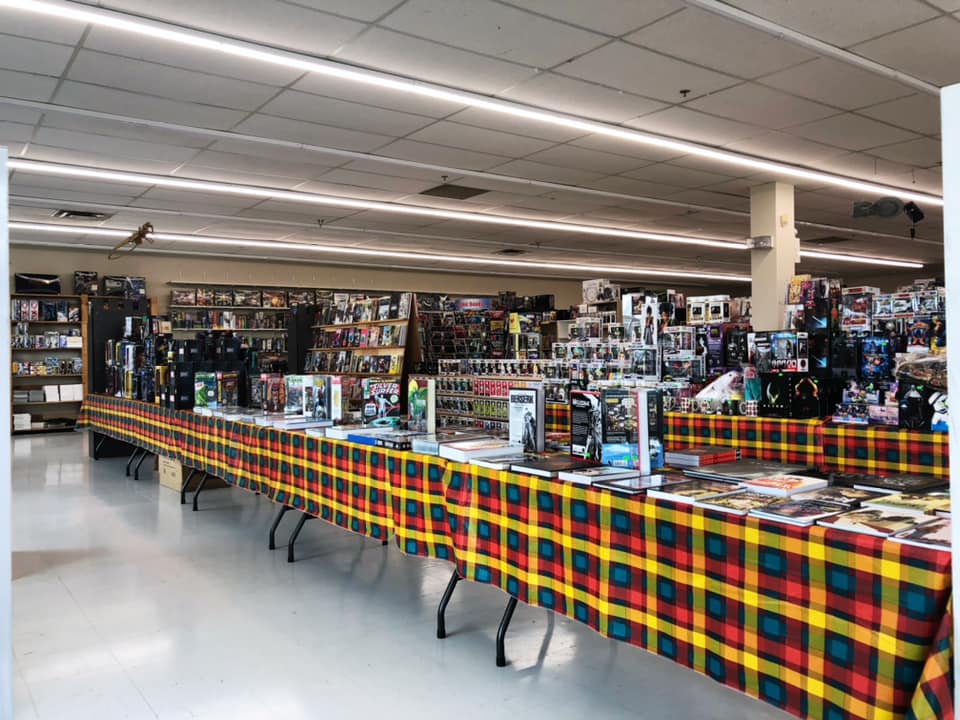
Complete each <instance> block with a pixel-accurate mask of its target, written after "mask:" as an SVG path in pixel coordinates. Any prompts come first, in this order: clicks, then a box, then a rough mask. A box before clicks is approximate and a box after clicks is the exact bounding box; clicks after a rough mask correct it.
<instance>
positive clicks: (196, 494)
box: [193, 473, 210, 512]
mask: <svg viewBox="0 0 960 720" xmlns="http://www.w3.org/2000/svg"><path fill="white" fill-rule="evenodd" d="M209 479H210V474H209V473H204V474H203V477H202V478H200V484H199V485H197V489H196V491H195V492H194V493H193V511H194V512H197V510H199V509H200V508H199V506H198V505H197V498H199V497H200V493H201V492H203V488H204V486H205V485H206V484H207V480H209Z"/></svg>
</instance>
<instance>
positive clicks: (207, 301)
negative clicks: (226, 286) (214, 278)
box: [197, 288, 214, 305]
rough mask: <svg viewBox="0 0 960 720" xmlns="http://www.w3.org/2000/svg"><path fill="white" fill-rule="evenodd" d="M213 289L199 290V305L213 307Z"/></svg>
mask: <svg viewBox="0 0 960 720" xmlns="http://www.w3.org/2000/svg"><path fill="white" fill-rule="evenodd" d="M213 304H214V292H213V288H197V305H213Z"/></svg>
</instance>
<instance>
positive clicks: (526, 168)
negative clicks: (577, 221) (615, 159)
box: [491, 160, 602, 185]
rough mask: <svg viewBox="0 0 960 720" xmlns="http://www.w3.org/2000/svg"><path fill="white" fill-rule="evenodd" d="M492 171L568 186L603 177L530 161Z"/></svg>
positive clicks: (496, 168) (507, 164) (510, 163)
mask: <svg viewBox="0 0 960 720" xmlns="http://www.w3.org/2000/svg"><path fill="white" fill-rule="evenodd" d="M491 170H493V171H494V172H496V173H500V174H503V175H512V176H514V177H525V178H530V179H531V180H543V181H545V182H556V183H566V184H567V185H586V184H589V183H591V182H593V181H595V180H599V179H600V178H601V177H602V174H600V173H595V172H589V171H587V170H574V169H571V168H563V167H558V166H556V165H545V164H543V163H538V162H532V161H530V160H514V161H512V162H508V163H505V164H503V165H498V166H497V167H495V168H491Z"/></svg>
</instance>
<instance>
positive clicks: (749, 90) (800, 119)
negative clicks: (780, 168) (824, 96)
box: [686, 83, 837, 130]
mask: <svg viewBox="0 0 960 720" xmlns="http://www.w3.org/2000/svg"><path fill="white" fill-rule="evenodd" d="M686 107H690V108H693V109H694V110H702V111H703V112H707V113H711V114H712V115H720V116H721V117H725V118H730V119H731V120H739V121H741V122H745V123H752V124H754V125H763V126H764V127H768V128H770V129H772V130H778V129H780V128H784V127H789V126H790V125H799V124H800V123H805V122H810V121H812V120H819V119H821V118H825V117H829V116H830V115H836V114H837V111H836V110H834V109H833V108H830V107H827V106H826V105H821V104H819V103H815V102H811V101H810V100H804V99H802V98H798V97H794V96H792V95H786V94H785V93H781V92H777V91H776V90H772V89H770V88H767V87H764V86H763V85H757V84H755V83H745V84H743V85H737V86H736V87H732V88H728V89H726V90H721V91H720V92H716V93H712V94H710V95H707V96H705V97H702V98H698V99H697V100H694V101H693V102H690V103H687V104H686Z"/></svg>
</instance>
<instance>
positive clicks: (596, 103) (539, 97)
mask: <svg viewBox="0 0 960 720" xmlns="http://www.w3.org/2000/svg"><path fill="white" fill-rule="evenodd" d="M502 96H503V97H505V98H509V99H510V100H516V101H518V102H522V103H526V104H528V105H535V106H538V107H542V108H547V109H549V110H555V111H558V112H564V113H570V114H571V115H579V116H580V117H587V118H593V119H596V120H602V121H605V122H614V123H619V122H623V121H625V120H630V119H631V118H635V117H637V116H639V115H646V114H647V113H650V112H653V111H655V110H662V109H663V108H664V107H666V105H664V104H663V103H661V102H657V101H656V100H649V99H647V98H643V97H639V96H637V95H631V94H630V93H625V92H623V91H620V90H611V89H609V88H605V87H601V86H599V85H594V84H592V83H587V82H583V81H582V80H574V79H573V78H568V77H563V76H561V75H555V74H554V73H541V74H539V75H537V76H536V77H533V78H531V79H530V80H527V81H526V82H523V83H520V84H519V85H516V86H515V87H512V88H510V89H509V90H507V91H506V92H505V93H502Z"/></svg>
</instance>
